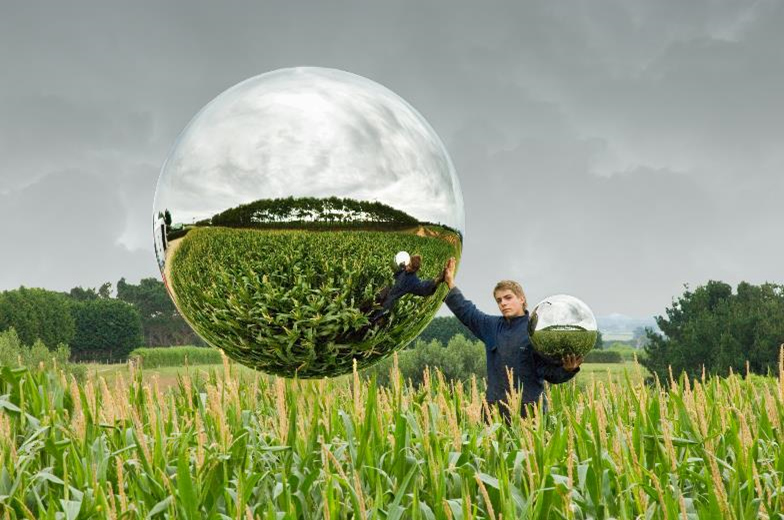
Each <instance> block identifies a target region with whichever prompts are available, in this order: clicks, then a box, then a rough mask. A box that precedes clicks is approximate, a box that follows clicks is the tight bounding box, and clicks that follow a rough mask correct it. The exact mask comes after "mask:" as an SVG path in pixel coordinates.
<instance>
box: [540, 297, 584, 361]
mask: <svg viewBox="0 0 784 520" xmlns="http://www.w3.org/2000/svg"><path fill="white" fill-rule="evenodd" d="M528 335H529V336H530V337H531V343H532V344H533V346H534V350H536V351H537V352H538V353H539V354H541V355H542V356H544V357H546V358H548V359H550V360H552V361H555V362H557V361H561V360H562V359H563V357H564V356H567V355H578V356H584V355H585V354H587V353H588V351H590V350H591V349H592V348H593V347H594V345H595V344H596V337H597V335H598V329H597V326H596V318H595V317H594V315H593V312H591V309H590V308H589V307H588V306H587V305H586V304H585V302H583V301H582V300H580V299H578V298H575V297H574V296H569V295H567V294H556V295H554V296H550V297H549V298H545V299H544V300H542V301H541V302H539V303H538V304H537V305H536V307H534V310H533V311H532V312H531V314H530V316H529V319H528Z"/></svg>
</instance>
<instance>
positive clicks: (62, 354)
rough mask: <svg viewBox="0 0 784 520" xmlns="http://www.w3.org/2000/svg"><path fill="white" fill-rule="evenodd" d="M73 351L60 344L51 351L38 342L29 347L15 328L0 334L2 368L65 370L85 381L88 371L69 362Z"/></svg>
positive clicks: (0, 362)
mask: <svg viewBox="0 0 784 520" xmlns="http://www.w3.org/2000/svg"><path fill="white" fill-rule="evenodd" d="M70 357H71V350H70V349H69V348H68V345H64V344H62V343H60V344H58V345H57V346H56V347H55V348H54V349H52V350H49V349H48V348H47V347H46V345H44V344H43V342H42V341H40V340H37V341H36V342H35V343H33V344H32V345H30V346H28V345H25V344H24V343H22V341H21V340H20V339H19V336H18V335H17V334H16V330H14V329H13V328H11V329H8V330H6V331H2V332H0V367H11V368H16V367H28V368H32V369H37V368H43V369H45V370H54V369H64V370H66V371H68V372H69V373H71V374H73V375H74V376H75V377H76V378H77V379H78V380H80V381H81V380H83V379H84V376H85V374H86V369H85V367H84V366H83V365H77V364H73V363H70V362H69V359H70Z"/></svg>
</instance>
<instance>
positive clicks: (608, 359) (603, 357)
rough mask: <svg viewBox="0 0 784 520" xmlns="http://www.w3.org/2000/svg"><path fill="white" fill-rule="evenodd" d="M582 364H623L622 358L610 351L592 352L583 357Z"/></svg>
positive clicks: (618, 353)
mask: <svg viewBox="0 0 784 520" xmlns="http://www.w3.org/2000/svg"><path fill="white" fill-rule="evenodd" d="M583 363H623V356H621V353H620V352H614V351H611V350H592V351H590V352H588V354H586V355H585V357H584V358H583Z"/></svg>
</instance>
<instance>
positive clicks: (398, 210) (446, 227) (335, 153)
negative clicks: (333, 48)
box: [153, 68, 464, 378]
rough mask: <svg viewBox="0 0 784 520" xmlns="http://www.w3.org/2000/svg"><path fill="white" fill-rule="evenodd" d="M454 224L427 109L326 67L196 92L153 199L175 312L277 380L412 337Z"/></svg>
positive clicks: (447, 175) (370, 354)
mask: <svg viewBox="0 0 784 520" xmlns="http://www.w3.org/2000/svg"><path fill="white" fill-rule="evenodd" d="M463 231H464V217H463V198H462V194H461V192H460V185H459V183H458V179H457V176H456V174H455V170H454V167H453V166H452V162H451V160H450V158H449V155H448V154H447V152H446V149H445V148H444V145H443V144H442V142H441V140H440V139H439V138H438V136H437V135H436V133H435V132H434V131H433V129H432V128H431V127H430V125H429V124H428V123H427V121H425V119H424V118H423V117H422V116H421V115H420V114H419V112H417V111H416V110H415V109H414V108H412V107H411V105H409V104H408V103H406V102H405V101H404V100H403V99H401V98H400V97H398V96H397V95H396V94H394V93H393V92H391V91H390V90H388V89H386V88H385V87H383V86H381V85H379V84H377V83H374V82H373V81H370V80H368V79H365V78H363V77H360V76H356V75H354V74H350V73H347V72H343V71H339V70H333V69H324V68H292V69H283V70H277V71H274V72H270V73H267V74H263V75H261V76H256V77H253V78H250V79H248V80H246V81H243V82H242V83H239V84H237V85H235V86H234V87H232V88H230V89H228V90H226V91H225V92H223V93H222V94H220V95H219V96H218V97H216V98H215V99H214V100H212V101H211V102H210V103H208V104H207V105H206V106H205V107H204V108H202V110H201V111H200V112H199V113H198V114H196V116H194V118H193V119H192V120H191V121H190V123H189V124H188V125H187V126H186V127H185V129H184V130H183V131H182V133H181V134H180V136H179V137H178V139H177V141H176V142H175V144H174V146H173V148H172V150H171V152H170V154H169V156H168V158H167V160H166V163H165V164H164V165H163V168H162V171H161V174H160V179H159V180H158V186H157V190H156V193H155V203H154V207H153V233H154V237H155V253H156V256H157V260H158V265H159V267H160V269H161V275H162V276H163V280H164V282H165V284H166V287H167V289H168V291H169V294H170V296H171V297H172V299H173V300H174V302H175V305H176V306H177V308H178V310H179V312H180V313H181V314H182V316H183V317H184V318H185V319H186V320H187V321H188V323H189V324H190V325H191V326H192V327H193V328H194V330H195V331H196V332H197V333H198V334H199V335H200V336H201V337H202V338H204V339H205V340H206V341H207V342H208V343H209V344H210V345H213V346H215V347H219V348H221V349H223V350H224V351H225V352H226V354H227V355H228V356H229V357H231V358H233V359H234V360H236V361H238V362H240V363H242V364H244V365H247V366H249V367H253V368H255V369H258V370H262V371H264V372H267V373H272V374H278V375H283V376H287V377H292V376H295V375H296V376H298V377H303V378H311V377H325V376H337V375H340V374H344V373H347V372H350V371H351V370H352V368H353V364H354V361H355V360H356V363H357V367H358V368H360V369H361V368H364V367H367V366H369V365H371V364H373V363H375V362H376V361H378V360H380V359H382V358H384V357H387V356H389V355H391V354H392V353H393V352H394V351H395V350H397V349H399V348H401V347H402V346H404V345H405V344H406V343H408V342H409V341H411V340H412V339H413V338H415V337H416V336H417V335H418V334H419V333H420V332H421V331H422V330H423V329H424V328H425V326H426V325H427V324H428V323H429V322H430V320H431V319H432V318H433V316H434V315H435V313H436V311H437V310H438V308H439V307H440V306H441V302H442V301H443V298H444V296H445V295H446V293H447V291H448V288H447V286H446V284H444V283H441V282H442V281H441V279H440V276H441V274H442V272H443V268H444V265H445V263H446V262H447V260H448V259H449V258H450V257H452V256H454V257H456V258H457V259H458V260H459V258H460V253H461V248H462V239H463ZM400 253H405V254H400ZM401 260H402V261H401Z"/></svg>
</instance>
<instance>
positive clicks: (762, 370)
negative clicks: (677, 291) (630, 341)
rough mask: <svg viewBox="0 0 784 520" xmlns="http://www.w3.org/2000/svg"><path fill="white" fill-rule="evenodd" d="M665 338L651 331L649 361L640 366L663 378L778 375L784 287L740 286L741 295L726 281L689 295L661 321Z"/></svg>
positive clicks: (783, 331)
mask: <svg viewBox="0 0 784 520" xmlns="http://www.w3.org/2000/svg"><path fill="white" fill-rule="evenodd" d="M656 323H657V324H658V326H659V328H660V329H661V331H662V334H658V333H655V332H654V331H652V330H650V329H647V330H646V334H647V339H648V344H647V345H646V346H645V352H646V354H647V359H644V360H642V361H641V363H642V364H643V365H644V366H645V367H646V368H648V369H649V370H650V371H651V372H653V373H655V374H657V375H658V376H659V379H660V380H666V378H668V377H669V375H668V367H669V366H672V371H673V374H674V375H678V374H680V373H681V372H686V373H687V374H689V376H690V377H699V376H700V375H701V372H702V366H703V365H705V370H706V372H709V373H711V374H717V375H727V374H728V373H729V371H730V368H732V369H733V370H734V371H735V372H739V371H745V366H746V362H747V361H748V363H749V369H750V371H752V372H754V373H758V374H763V375H764V374H767V373H768V372H769V371H773V372H775V371H776V367H777V363H778V352H779V346H780V345H781V344H782V343H784V287H783V286H781V285H775V284H767V283H766V284H763V285H760V286H754V285H751V284H748V283H746V282H741V283H740V284H738V288H737V293H736V294H733V293H732V287H731V286H729V285H727V284H726V283H723V282H718V281H713V280H711V281H709V282H708V283H707V284H706V285H705V286H701V287H698V288H697V289H695V290H694V291H690V290H689V289H688V287H686V291H685V292H684V294H683V296H681V297H680V298H679V299H678V300H677V301H675V302H674V303H673V306H672V307H671V308H668V309H667V310H666V316H659V317H657V318H656Z"/></svg>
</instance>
